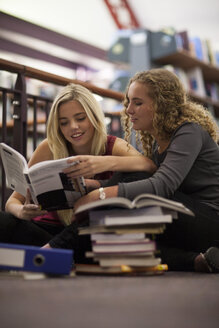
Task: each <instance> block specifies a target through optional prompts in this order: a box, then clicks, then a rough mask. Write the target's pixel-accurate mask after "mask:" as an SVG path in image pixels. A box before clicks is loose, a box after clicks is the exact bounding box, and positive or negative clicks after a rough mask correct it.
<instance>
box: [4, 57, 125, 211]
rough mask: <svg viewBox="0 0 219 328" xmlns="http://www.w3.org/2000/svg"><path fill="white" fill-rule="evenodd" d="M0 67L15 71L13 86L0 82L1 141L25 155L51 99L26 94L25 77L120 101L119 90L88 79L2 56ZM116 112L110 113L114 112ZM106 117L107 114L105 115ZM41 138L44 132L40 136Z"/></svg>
mask: <svg viewBox="0 0 219 328" xmlns="http://www.w3.org/2000/svg"><path fill="white" fill-rule="evenodd" d="M0 70H1V71H7V72H10V73H13V74H16V82H15V86H14V87H12V88H4V87H2V86H1V85H0V97H1V105H2V120H1V126H0V133H1V135H0V138H1V140H0V141H1V142H6V143H10V144H11V146H12V147H13V148H15V149H16V150H18V151H19V152H20V153H22V154H23V155H24V156H25V157H26V158H27V139H28V135H29V134H30V133H31V136H32V141H33V144H32V148H33V150H34V149H35V148H36V146H37V138H38V133H39V131H38V128H39V125H40V124H44V125H46V121H47V117H48V114H49V110H50V106H51V103H52V101H53V99H51V98H48V97H42V96H39V95H33V94H27V92H26V89H27V87H26V78H31V79H35V80H39V81H43V82H47V83H51V84H52V85H58V86H65V85H67V84H68V83H76V84H80V85H83V86H84V87H86V88H88V89H89V90H90V91H91V92H93V93H95V94H97V95H100V96H102V97H103V98H110V99H114V100H117V101H119V102H121V101H122V100H123V97H124V95H123V93H120V92H116V91H113V90H109V89H104V88H100V87H98V86H95V85H93V84H91V83H88V82H83V81H80V80H76V79H69V78H65V77H62V76H59V75H55V74H51V73H47V72H44V71H41V70H38V69H35V68H32V67H28V66H24V65H20V64H17V63H13V62H10V61H7V60H4V59H0ZM8 102H10V104H11V105H12V107H13V113H12V118H11V120H10V121H8V120H7V111H8ZM30 106H31V108H32V109H33V117H32V118H31V119H30V118H28V110H29V107H30ZM39 106H40V107H41V109H42V111H43V113H44V114H45V115H44V118H42V117H41V118H39V117H38V116H39V115H38V114H39ZM118 114H119V113H113V115H114V116H115V115H118ZM107 115H108V116H110V115H111V114H110V113H109V114H107ZM43 137H45V134H44V135H43ZM0 173H1V186H0V187H1V209H4V206H5V201H6V199H7V197H8V195H9V194H10V192H11V191H10V190H7V188H6V184H5V175H4V171H3V169H2V165H1V172H0Z"/></svg>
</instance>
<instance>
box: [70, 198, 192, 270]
mask: <svg viewBox="0 0 219 328" xmlns="http://www.w3.org/2000/svg"><path fill="white" fill-rule="evenodd" d="M178 211H180V212H183V213H186V214H189V215H192V214H193V213H192V212H191V211H190V210H188V209H187V208H186V207H185V206H184V205H182V204H181V203H178V202H174V201H170V200H167V199H164V198H162V197H158V196H155V195H150V194H142V195H140V196H138V197H136V198H135V200H134V201H133V202H131V201H129V200H128V199H125V198H122V197H116V198H108V199H105V200H99V201H96V202H93V203H90V204H86V205H82V206H81V207H80V208H78V210H77V211H76V213H75V214H76V218H77V219H78V220H80V219H83V218H85V217H87V216H88V217H89V225H88V226H85V227H81V228H80V229H79V234H80V235H83V234H90V237H91V246H92V250H91V252H87V253H86V257H89V258H92V259H93V261H94V264H93V265H91V264H76V273H87V274H92V273H94V274H119V275H149V274H162V273H164V272H165V271H166V270H167V265H166V264H165V263H161V258H160V257H159V250H158V249H157V247H156V242H155V240H154V238H153V237H154V236H155V235H156V234H160V233H163V232H164V230H165V227H166V224H171V223H172V220H173V219H174V218H177V212H178Z"/></svg>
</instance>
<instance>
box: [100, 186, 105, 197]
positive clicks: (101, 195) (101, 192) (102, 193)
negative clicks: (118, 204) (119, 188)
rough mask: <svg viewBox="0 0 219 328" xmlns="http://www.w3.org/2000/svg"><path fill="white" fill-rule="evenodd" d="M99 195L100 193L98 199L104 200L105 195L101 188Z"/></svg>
mask: <svg viewBox="0 0 219 328" xmlns="http://www.w3.org/2000/svg"><path fill="white" fill-rule="evenodd" d="M99 193H100V196H99V198H100V199H102V200H103V199H105V198H106V194H105V192H104V190H103V187H101V188H99Z"/></svg>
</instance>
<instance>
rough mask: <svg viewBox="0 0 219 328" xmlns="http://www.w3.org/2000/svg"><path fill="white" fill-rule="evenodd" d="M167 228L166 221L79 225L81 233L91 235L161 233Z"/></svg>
mask: <svg viewBox="0 0 219 328" xmlns="http://www.w3.org/2000/svg"><path fill="white" fill-rule="evenodd" d="M165 228H166V225H165V223H153V224H149V223H147V224H145V225H143V226H142V225H141V226H139V225H132V226H127V225H124V226H119V227H105V226H94V227H92V226H86V227H79V228H78V233H79V235H89V234H93V233H115V234H118V235H120V234H129V233H145V234H160V233H163V232H164V230H165Z"/></svg>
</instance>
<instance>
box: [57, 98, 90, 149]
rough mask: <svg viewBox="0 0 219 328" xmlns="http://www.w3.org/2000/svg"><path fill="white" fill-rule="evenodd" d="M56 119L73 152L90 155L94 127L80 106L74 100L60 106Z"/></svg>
mask: <svg viewBox="0 0 219 328" xmlns="http://www.w3.org/2000/svg"><path fill="white" fill-rule="evenodd" d="M58 119H59V127H60V130H61V132H62V134H63V136H64V137H65V139H66V140H68V141H69V142H70V143H71V144H72V148H73V150H74V152H75V153H76V154H90V150H91V145H92V139H93V136H94V127H93V125H92V124H91V122H90V120H89V119H88V117H87V114H86V112H85V110H84V108H83V107H82V106H81V104H80V103H79V102H78V101H76V100H71V101H68V102H66V103H64V104H61V105H60V106H59V117H58Z"/></svg>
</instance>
